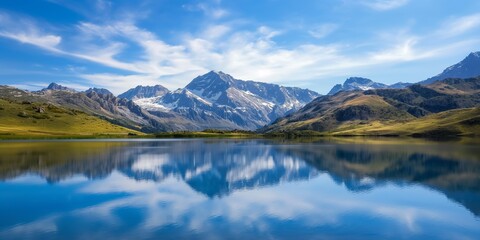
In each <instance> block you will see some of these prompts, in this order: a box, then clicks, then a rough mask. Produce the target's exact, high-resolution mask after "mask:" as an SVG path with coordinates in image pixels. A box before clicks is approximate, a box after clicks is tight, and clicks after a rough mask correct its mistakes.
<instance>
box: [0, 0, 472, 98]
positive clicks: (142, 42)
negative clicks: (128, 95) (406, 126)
mask: <svg viewBox="0 0 480 240" xmlns="http://www.w3.org/2000/svg"><path fill="white" fill-rule="evenodd" d="M479 50H480V1H478V0H456V1H451V0H322V1H320V0H263V1H260V0H206V1H194V0H170V1H168V0H138V1H133V0H131V1H126V0H118V1H113V0H112V1H107V0H83V1H82V0H71V1H67V0H2V1H0V84H8V85H15V86H17V87H21V88H24V89H32V90H33V89H39V88H42V87H44V86H45V85H47V84H48V83H50V82H58V83H61V84H64V85H66V86H70V87H74V88H77V89H79V90H83V89H86V88H88V87H91V86H95V87H104V88H108V89H110V90H111V91H113V92H114V93H121V92H123V91H125V90H127V89H128V88H131V87H134V86H136V85H154V84H161V85H164V86H166V87H168V88H169V89H171V90H173V89H176V88H180V87H183V86H185V85H186V84H187V83H188V82H189V81H190V80H191V79H192V78H194V77H195V76H198V75H201V74H204V73H206V72H208V71H209V70H221V71H224V72H226V73H229V74H231V75H232V76H234V77H236V78H239V79H245V80H256V81H262V82H270V83H277V84H282V85H287V86H298V87H304V88H310V89H312V90H316V91H318V92H320V93H326V92H328V90H329V89H330V88H331V87H332V86H333V85H334V84H336V83H340V82H343V81H344V80H345V79H346V78H347V77H350V76H361V77H367V78H371V79H373V80H374V81H378V82H383V83H394V82H398V81H403V82H415V81H420V80H424V79H426V78H428V77H431V76H433V75H435V74H438V73H440V72H441V71H442V70H443V69H444V68H446V67H448V66H449V65H452V64H454V63H456V62H458V61H460V60H462V59H463V58H464V57H465V56H466V55H467V54H468V53H470V52H472V51H479Z"/></svg>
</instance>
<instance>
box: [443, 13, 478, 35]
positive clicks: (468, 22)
mask: <svg viewBox="0 0 480 240" xmlns="http://www.w3.org/2000/svg"><path fill="white" fill-rule="evenodd" d="M479 27H480V13H477V14H472V15H467V16H461V17H457V18H450V19H449V20H448V21H447V22H445V23H444V24H443V26H442V28H441V29H439V31H438V34H439V35H440V36H442V37H455V36H458V35H461V34H464V33H466V32H469V31H472V30H474V29H477V28H479Z"/></svg>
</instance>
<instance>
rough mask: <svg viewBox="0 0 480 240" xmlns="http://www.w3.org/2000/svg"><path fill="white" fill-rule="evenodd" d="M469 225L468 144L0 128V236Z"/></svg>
mask: <svg viewBox="0 0 480 240" xmlns="http://www.w3.org/2000/svg"><path fill="white" fill-rule="evenodd" d="M160 238H161V239H189V238H195V239H325V238H335V239H386V238H387V239H479V238H480V147H479V145H478V144H468V143H467V144H459V143H452V142H443V143H433V142H422V141H414V140H408V141H399V140H382V139H368V140H365V139H364V140H362V139H360V140H351V139H347V140H341V141H325V140H319V141H312V142H288V141H268V140H201V139H196V140H160V141H149V140H138V141H47V142H0V239H160Z"/></svg>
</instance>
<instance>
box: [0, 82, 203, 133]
mask: <svg viewBox="0 0 480 240" xmlns="http://www.w3.org/2000/svg"><path fill="white" fill-rule="evenodd" d="M6 88H9V89H11V90H10V91H2V92H1V93H0V97H1V98H3V99H6V100H9V101H26V102H32V103H46V104H51V105H54V106H57V107H61V108H64V109H70V110H75V111H80V112H83V113H86V114H88V115H91V116H96V117H100V118H102V119H104V120H107V121H109V122H111V123H113V124H116V125H120V126H123V127H127V128H130V129H134V130H139V131H143V132H160V131H174V130H187V129H198V128H197V127H196V126H195V124H193V123H191V122H190V121H189V120H187V119H184V118H182V117H181V116H177V115H174V114H165V115H163V116H162V117H158V116H155V115H152V114H150V113H149V112H148V111H146V110H144V109H142V108H141V107H139V106H138V105H136V104H135V103H134V102H133V101H131V100H127V99H123V98H118V97H115V96H114V95H113V94H112V93H111V92H110V91H108V90H106V89H96V88H93V89H89V90H87V91H85V92H77V91H75V90H73V89H69V88H66V87H63V86H61V85H58V84H55V83H52V84H50V85H49V87H47V88H45V89H42V90H41V91H37V92H28V91H22V90H19V89H15V88H11V87H6Z"/></svg>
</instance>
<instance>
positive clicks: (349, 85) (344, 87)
mask: <svg viewBox="0 0 480 240" xmlns="http://www.w3.org/2000/svg"><path fill="white" fill-rule="evenodd" d="M410 85H412V84H411V83H404V82H398V83H395V84H392V85H387V84H383V83H378V82H374V81H372V80H371V79H368V78H362V77H351V78H347V80H345V82H344V83H343V84H337V85H335V86H333V88H332V89H331V90H330V92H328V95H334V94H336V93H338V92H341V91H355V90H370V89H381V88H394V89H401V88H406V87H408V86H410Z"/></svg>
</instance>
